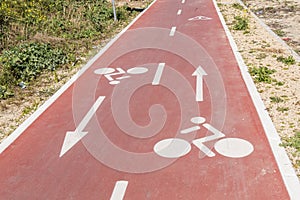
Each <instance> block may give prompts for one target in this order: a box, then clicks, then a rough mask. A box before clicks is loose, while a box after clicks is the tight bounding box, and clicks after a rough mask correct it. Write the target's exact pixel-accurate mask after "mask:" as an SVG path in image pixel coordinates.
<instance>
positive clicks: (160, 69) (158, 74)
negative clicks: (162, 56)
mask: <svg viewBox="0 0 300 200" xmlns="http://www.w3.org/2000/svg"><path fill="white" fill-rule="evenodd" d="M164 67H165V63H159V64H158V67H157V70H156V73H155V76H154V79H153V81H152V85H159V81H160V78H161V75H162V73H163V70H164Z"/></svg>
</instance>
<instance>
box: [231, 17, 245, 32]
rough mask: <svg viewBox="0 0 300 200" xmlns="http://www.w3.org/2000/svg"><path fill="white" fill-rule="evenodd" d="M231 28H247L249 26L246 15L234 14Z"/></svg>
mask: <svg viewBox="0 0 300 200" xmlns="http://www.w3.org/2000/svg"><path fill="white" fill-rule="evenodd" d="M233 23H234V25H233V30H238V31H240V30H244V31H245V30H247V29H248V28H249V23H248V19H247V18H246V17H241V16H236V17H234V22H233Z"/></svg>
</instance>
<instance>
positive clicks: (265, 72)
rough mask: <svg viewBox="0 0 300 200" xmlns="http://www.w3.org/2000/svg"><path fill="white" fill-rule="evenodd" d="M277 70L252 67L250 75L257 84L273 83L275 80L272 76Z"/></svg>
mask: <svg viewBox="0 0 300 200" xmlns="http://www.w3.org/2000/svg"><path fill="white" fill-rule="evenodd" d="M275 72H276V70H272V69H269V68H267V67H250V68H249V73H250V74H251V76H252V77H253V78H254V81H256V82H264V83H272V81H273V79H272V78H271V76H270V75H271V74H273V73H275Z"/></svg>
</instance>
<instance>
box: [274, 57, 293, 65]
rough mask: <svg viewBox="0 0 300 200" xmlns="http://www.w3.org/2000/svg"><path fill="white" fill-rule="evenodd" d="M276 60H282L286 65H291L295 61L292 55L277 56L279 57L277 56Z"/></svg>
mask: <svg viewBox="0 0 300 200" xmlns="http://www.w3.org/2000/svg"><path fill="white" fill-rule="evenodd" d="M277 61H279V62H282V63H284V64H286V65H293V64H295V63H296V61H295V59H294V58H293V56H288V57H283V56H279V57H277Z"/></svg>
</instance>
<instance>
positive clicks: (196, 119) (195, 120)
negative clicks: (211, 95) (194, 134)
mask: <svg viewBox="0 0 300 200" xmlns="http://www.w3.org/2000/svg"><path fill="white" fill-rule="evenodd" d="M191 122H192V123H194V124H202V123H204V122H205V118H204V117H193V118H192V119H191Z"/></svg>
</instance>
